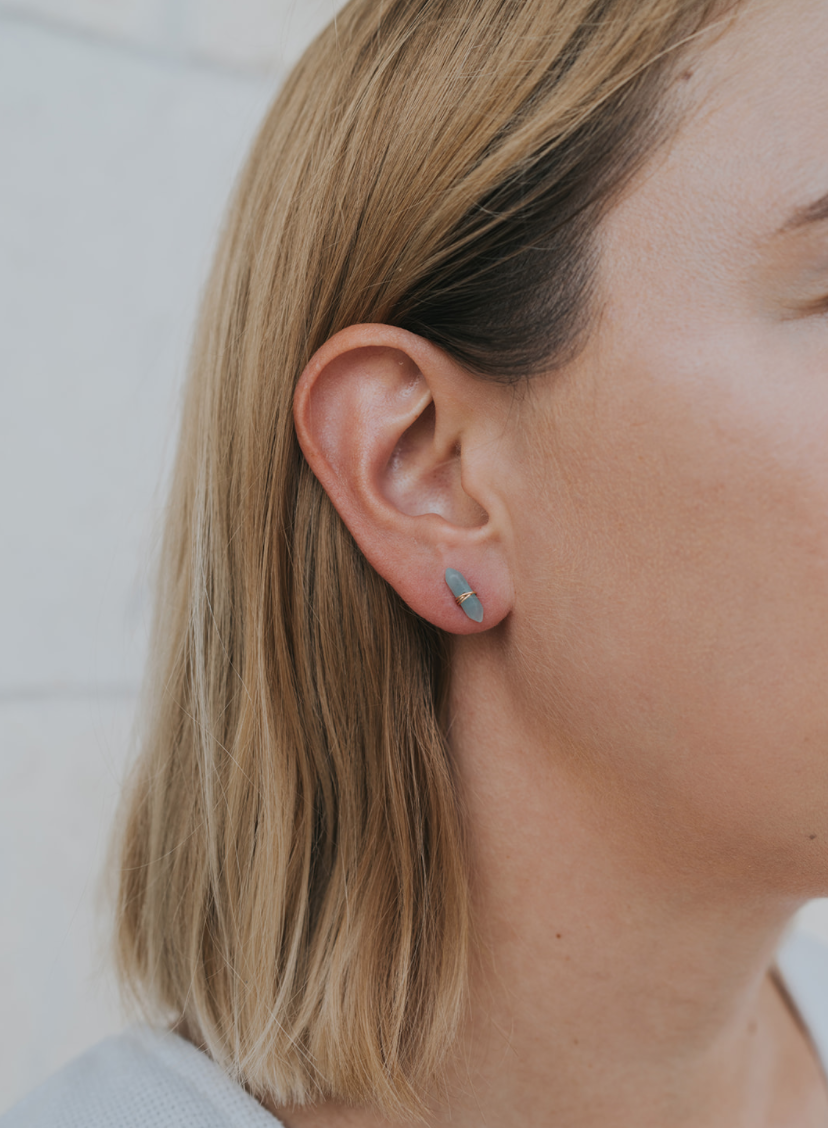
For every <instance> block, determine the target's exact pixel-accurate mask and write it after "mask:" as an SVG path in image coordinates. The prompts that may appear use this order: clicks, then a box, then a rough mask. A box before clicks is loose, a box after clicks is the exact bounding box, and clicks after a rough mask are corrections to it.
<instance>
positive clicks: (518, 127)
mask: <svg viewBox="0 0 828 1128" xmlns="http://www.w3.org/2000/svg"><path fill="white" fill-rule="evenodd" d="M715 7H716V5H715V3H714V0H384V2H379V0H352V2H351V3H350V4H348V6H347V7H346V8H345V9H344V11H342V12H341V13H340V15H339V16H338V17H337V19H336V21H335V23H333V24H332V25H331V26H330V27H329V28H328V29H327V30H326V31H325V32H323V34H322V35H321V36H320V37H319V38H318V39H317V40H316V42H315V43H314V44H313V45H312V46H311V47H310V49H309V50H308V51H307V53H306V54H305V56H304V57H303V59H302V60H301V61H300V63H299V64H298V66H297V67H296V68H295V70H294V71H293V73H292V74H291V75H290V77H289V78H288V80H287V84H286V85H285V87H284V89H283V90H282V92H281V94H280V95H279V97H278V98H277V100H276V102H275V104H274V106H273V108H272V109H271V111H270V113H269V114H268V116H267V119H266V121H265V122H264V125H263V127H262V129H261V132H260V134H259V137H258V139H257V141H256V143H255V145H254V147H253V150H252V153H251V155H250V158H249V160H248V162H247V166H246V168H245V170H244V172H243V175H242V177H241V180H240V183H239V186H238V189H237V192H236V195H235V199H234V202H233V205H232V208H231V211H230V214H229V218H228V221H227V225H226V230H225V233H224V236H223V239H222V242H221V246H220V249H219V252H218V255H217V259H216V263H215V266H214V269H213V273H212V278H211V281H210V284H209V287H208V290H207V294H206V298H205V301H204V305H203V312H202V316H201V320H200V327H199V330H198V334H197V339H196V344H195V349H194V354H193V360H192V371H191V376H190V380H189V384H188V390H187V394H186V401H185V407H184V418H183V428H182V434H181V439H180V448H179V453H178V459H177V465H176V470H175V475H174V484H173V489H172V497H171V501H170V507H169V514H168V517H167V524H166V536H165V542H164V550H163V560H162V567H161V573H160V590H159V596H158V605H157V607H158V610H157V621H156V629H155V636H154V649H153V658H152V664H151V671H150V672H151V682H150V688H149V697H148V703H147V706H146V725H145V733H144V735H143V748H142V754H141V756H140V759H139V761H138V763H137V765H136V768H135V772H134V776H133V779H132V781H131V785H130V787H129V789H128V793H127V794H126V796H125V800H124V803H125V806H124V811H123V818H122V820H121V841H120V845H119V860H118V861H119V873H120V891H119V915H118V933H117V950H118V960H119V968H120V973H121V976H122V979H123V981H124V983H125V984H126V985H127V986H128V987H129V988H130V989H131V990H132V991H133V992H134V993H135V994H136V995H137V996H138V997H139V998H140V999H141V1000H142V1002H143V1004H144V1006H145V1007H146V1008H147V1010H148V1011H149V1012H150V1013H151V1014H153V1015H155V1016H162V1017H164V1018H165V1019H167V1020H170V1021H173V1022H176V1021H178V1022H182V1023H183V1024H184V1025H185V1027H186V1030H187V1032H188V1034H189V1036H190V1037H192V1038H193V1039H194V1040H195V1041H196V1042H197V1043H198V1044H199V1045H202V1046H203V1047H204V1048H205V1049H206V1050H207V1051H208V1052H209V1053H210V1054H211V1055H212V1056H213V1057H214V1058H215V1059H216V1060H217V1061H219V1062H220V1063H222V1064H223V1065H224V1066H225V1067H226V1068H227V1069H228V1070H229V1071H230V1072H231V1073H232V1074H233V1075H234V1076H236V1077H237V1078H238V1079H239V1080H240V1081H241V1082H242V1083H244V1084H245V1085H246V1086H248V1088H249V1089H250V1090H251V1091H253V1092H254V1093H256V1094H259V1095H264V1094H268V1095H270V1097H271V1098H272V1099H275V1100H276V1101H278V1102H279V1103H282V1104H291V1103H303V1102H309V1101H319V1100H323V1099H337V1100H340V1101H345V1102H349V1103H359V1104H362V1103H364V1104H373V1105H376V1106H378V1107H379V1108H381V1109H382V1110H384V1111H385V1112H386V1113H387V1114H388V1115H402V1114H405V1113H410V1112H411V1111H412V1110H413V1111H415V1112H416V1111H417V1110H418V1109H421V1108H422V1104H421V1101H422V1099H423V1096H424V1094H425V1093H426V1092H427V1091H428V1090H429V1087H430V1086H432V1085H433V1084H434V1083H435V1079H436V1078H438V1077H439V1071H440V1066H441V1063H442V1062H443V1061H444V1059H445V1058H446V1055H447V1051H448V1049H449V1048H450V1046H451V1044H452V1039H453V1038H454V1036H455V1034H456V1031H457V1028H458V1023H459V1022H460V1020H461V1017H462V1014H463V1008H464V1004H465V998H466V995H465V989H466V979H465V976H466V962H467V953H468V948H469V935H470V927H469V907H468V895H467V872H466V865H465V862H464V850H463V834H462V820H461V818H460V813H459V810H458V801H457V797H456V794H455V789H454V784H453V779H452V769H451V763H450V759H449V756H448V755H447V749H446V744H445V739H444V734H443V731H442V728H441V723H440V719H441V709H442V701H443V695H444V692H445V686H446V681H447V673H448V665H447V651H446V644H445V641H444V639H443V637H442V636H441V634H440V632H438V631H437V630H435V629H434V628H432V627H431V626H430V625H429V624H428V623H426V622H424V621H422V620H421V619H419V618H418V617H417V616H416V615H414V614H413V613H412V612H411V611H410V610H409V609H408V608H407V607H406V606H405V605H404V604H403V603H402V601H401V600H400V599H399V597H398V596H397V595H396V593H395V592H394V591H393V590H392V589H391V588H390V587H389V586H388V585H387V584H386V583H385V582H384V581H383V580H382V579H380V578H379V577H378V576H377V574H376V573H375V572H374V571H373V570H372V569H371V567H370V566H369V565H368V564H367V563H366V561H365V559H364V558H363V556H362V555H361V553H360V552H359V550H358V548H357V547H356V545H355V544H354V542H353V540H352V539H351V537H350V535H349V534H348V532H347V530H346V529H345V527H344V526H343V524H342V522H341V521H340V519H339V517H338V515H337V513H336V512H335V510H334V509H333V507H332V505H331V504H330V502H329V500H328V498H327V496H326V494H325V493H324V491H323V490H322V488H321V487H320V485H319V483H318V482H317V480H316V479H315V477H314V476H313V474H312V473H311V472H310V470H309V468H308V466H307V464H306V462H305V461H304V459H303V457H302V454H301V452H300V450H299V447H298V444H297V440H296V436H295V433H294V429H293V422H292V398H293V391H294V387H295V384H296V381H297V379H298V377H299V375H300V373H301V372H302V370H303V368H304V367H305V365H306V363H307V362H308V360H309V359H310V357H311V356H312V355H313V353H314V352H315V350H316V349H317V348H319V347H320V346H321V345H322V344H323V342H324V341H326V340H327V339H328V338H329V337H330V336H331V335H332V334H333V333H335V332H336V331H337V330H339V329H341V328H343V327H345V326H347V325H350V324H354V323H360V322H385V323H390V324H394V325H398V326H402V327H403V328H406V329H410V330H412V331H413V332H416V333H419V334H421V335H422V336H424V337H426V338H428V339H429V340H431V341H433V342H435V343H436V344H437V345H439V346H440V347H442V348H444V349H445V350H447V351H448V353H450V354H451V355H452V356H453V357H454V358H455V359H457V360H458V361H459V362H461V363H462V364H464V365H465V366H467V367H468V368H469V369H470V370H472V371H473V372H475V373H477V374H478V375H479V376H480V377H481V378H488V379H497V380H503V381H516V380H518V379H521V378H524V377H528V376H531V375H533V374H535V373H539V372H542V371H549V370H550V369H552V368H554V367H555V366H556V365H559V364H561V363H563V362H565V361H566V360H567V359H568V358H569V357H571V356H572V355H573V353H574V351H575V350H576V349H577V348H578V346H579V343H580V342H581V341H582V340H583V337H584V334H585V333H586V332H587V330H588V328H589V324H590V318H591V315H592V313H593V312H594V309H595V306H596V300H595V293H594V291H595V286H594V277H595V250H594V248H595V233H596V230H597V227H598V224H599V220H600V218H601V216H602V215H603V214H604V212H605V211H606V209H607V207H608V206H609V205H610V203H611V202H612V201H613V200H614V199H616V198H617V195H618V193H619V192H620V191H621V190H622V188H623V187H624V185H626V184H628V183H629V181H630V178H631V177H632V175H633V174H634V172H635V171H636V169H638V168H639V167H640V165H641V163H642V161H643V160H644V159H645V158H646V157H647V156H648V155H649V154H650V153H651V152H652V150H653V147H654V145H655V144H656V143H657V142H658V141H659V140H660V139H661V138H662V137H663V136H665V135H666V133H667V132H668V126H669V125H670V122H672V120H673V115H672V114H671V113H666V112H665V110H666V107H667V104H668V103H669V102H670V101H671V100H670V99H668V98H667V97H666V96H665V92H666V87H667V84H668V82H669V81H670V79H671V77H672V76H673V74H674V73H675V65H676V60H677V59H678V58H679V57H680V56H681V52H680V50H679V49H680V48H681V47H683V45H684V44H685V43H686V42H688V41H689V40H690V39H692V38H693V37H694V36H695V35H696V34H697V33H698V32H699V31H700V30H701V29H702V28H704V27H705V26H707V25H708V24H709V21H710V19H711V17H712V15H713V14H714V8H715Z"/></svg>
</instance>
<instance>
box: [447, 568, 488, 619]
mask: <svg viewBox="0 0 828 1128" xmlns="http://www.w3.org/2000/svg"><path fill="white" fill-rule="evenodd" d="M446 583H447V584H448V586H449V588H450V589H451V594H452V595H453V596H454V602H455V603H456V604H457V606H458V607H459V608H460V610H461V611H464V612H465V613H466V615H468V617H469V618H470V619H473V620H474V622H475V623H482V622H483V604H482V603H481V602H480V598H479V596H478V594H477V592H476V591H472V588H471V584H470V583H469V581H468V580H467V579H466V577H465V576H464V575H463V573H462V572H458V571H457V569H456V568H446Z"/></svg>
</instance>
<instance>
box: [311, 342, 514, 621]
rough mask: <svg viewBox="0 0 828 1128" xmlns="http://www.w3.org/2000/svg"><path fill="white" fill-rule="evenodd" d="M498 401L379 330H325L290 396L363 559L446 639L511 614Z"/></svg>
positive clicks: (463, 375) (441, 361) (495, 394)
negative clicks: (327, 334) (469, 594)
mask: <svg viewBox="0 0 828 1128" xmlns="http://www.w3.org/2000/svg"><path fill="white" fill-rule="evenodd" d="M506 394H507V393H505V392H504V389H503V388H501V387H500V386H498V385H492V384H489V383H487V382H484V381H481V380H478V379H476V378H475V377H473V376H471V375H470V374H469V373H468V372H467V371H466V370H465V369H463V368H461V367H460V366H459V365H458V364H456V363H455V362H454V361H453V360H451V358H449V357H448V356H447V355H446V354H445V353H444V352H443V351H442V350H440V349H438V348H437V347H436V346H434V345H432V344H430V343H429V342H428V341H425V340H424V339H423V338H421V337H417V336H415V335H414V334H412V333H408V332H406V331H405V330H403V329H396V328H394V327H392V326H388V325H352V326H350V327H349V328H348V329H344V330H342V332H340V333H337V334H336V336H334V337H332V338H331V339H330V340H329V341H328V342H327V343H326V344H325V345H323V346H322V348H321V349H320V350H319V351H318V352H317V353H316V354H315V355H314V357H313V358H312V360H311V361H310V363H309V364H308V366H307V368H306V369H305V371H304V372H303V373H302V376H301V378H300V380H299V383H298V386H297V388H296V394H295V399H294V418H295V422H296V433H297V435H298V438H299V443H300V446H301V447H302V451H303V452H304V455H305V458H306V459H307V461H308V463H309V465H310V467H311V469H312V470H313V472H314V474H315V475H316V477H317V478H318V479H319V481H320V483H321V484H322V486H323V488H324V489H325V491H326V492H327V494H328V496H329V497H330V499H331V501H332V502H333V504H334V505H335V506H336V509H337V510H338V512H339V514H340V516H341V517H342V520H343V521H344V522H345V524H346V525H347V527H348V529H349V530H350V532H351V534H352V535H353V537H354V539H355V540H356V542H357V544H358V545H359V547H360V548H361V550H362V552H363V553H364V554H365V556H366V558H367V560H368V561H369V562H370V563H371V564H372V565H373V567H374V568H375V569H376V570H377V572H379V574H380V575H381V576H382V577H383V578H384V579H385V580H387V581H388V583H389V584H391V586H392V587H393V588H395V589H396V591H397V592H398V593H399V594H400V595H401V596H402V598H403V599H404V600H405V602H406V603H407V604H408V605H409V606H410V607H411V608H412V609H413V610H414V611H416V612H417V614H418V615H421V616H422V617H423V618H425V619H428V620H429V622H431V623H434V624H435V625H436V626H438V627H441V628H443V629H444V630H446V631H451V632H453V633H455V634H470V633H472V632H475V631H482V630H487V629H488V628H490V627H493V626H495V625H496V624H497V623H499V622H501V621H502V620H503V618H504V617H505V616H506V615H507V614H508V613H509V611H510V610H511V607H512V584H511V576H510V569H509V567H508V565H507V555H508V542H509V536H508V523H507V511H506V507H505V505H504V504H503V500H502V498H501V497H500V495H499V492H498V489H497V482H498V467H497V447H498V439H499V437H500V436H501V435H502V433H503V427H504V422H503V421H504V404H505V396H506ZM447 569H454V570H455V571H456V572H459V573H460V574H461V576H462V577H465V579H466V580H467V581H468V586H469V587H470V588H471V589H472V590H473V591H474V592H476V593H477V596H478V598H479V600H480V604H482V608H483V615H482V621H481V622H476V621H475V618H479V608H478V607H477V605H476V603H475V601H474V600H472V599H471V598H469V599H468V600H464V601H463V602H462V604H461V603H458V602H457V599H456V592H455V594H453V593H452V591H451V589H450V588H449V585H448V583H447V581H446V571H447ZM451 578H452V579H453V583H454V586H455V588H456V589H457V588H458V581H457V580H456V578H453V577H451ZM473 615H474V616H475V617H472V616H473Z"/></svg>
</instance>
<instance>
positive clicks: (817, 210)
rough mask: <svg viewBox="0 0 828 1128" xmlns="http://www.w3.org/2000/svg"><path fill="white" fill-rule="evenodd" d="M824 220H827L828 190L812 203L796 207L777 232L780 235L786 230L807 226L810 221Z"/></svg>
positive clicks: (796, 229)
mask: <svg viewBox="0 0 828 1128" xmlns="http://www.w3.org/2000/svg"><path fill="white" fill-rule="evenodd" d="M825 220H828V192H826V193H825V195H824V196H821V197H820V198H819V199H818V200H814V201H813V203H811V204H805V205H804V206H803V207H799V208H797V209H796V210H795V211H794V212H793V214H792V215H791V216H790V217H789V218H788V219H787V220H786V221H785V223H783V224H782V226H781V227H780V229H779V233H780V235H781V234H785V233H786V232H788V231H799V230H800V228H802V227H808V226H809V225H810V224H812V223H824V222H825Z"/></svg>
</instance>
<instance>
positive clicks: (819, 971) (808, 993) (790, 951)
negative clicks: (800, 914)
mask: <svg viewBox="0 0 828 1128" xmlns="http://www.w3.org/2000/svg"><path fill="white" fill-rule="evenodd" d="M776 966H777V968H778V969H779V972H780V975H781V977H782V981H783V983H784V984H785V987H786V988H787V991H788V994H789V995H790V997H791V1001H792V1002H793V1004H794V1006H795V1007H796V1009H797V1011H798V1012H799V1016H800V1018H801V1019H802V1021H803V1023H804V1024H805V1026H806V1027H807V1029H808V1032H809V1033H810V1035H811V1040H812V1041H813V1043H814V1046H815V1048H816V1050H817V1052H818V1053H819V1056H820V1059H821V1060H822V1063H823V1066H824V1067H826V1069H828V945H826V944H825V942H824V941H822V940H818V939H817V938H816V937H815V936H812V935H810V934H809V933H807V932H803V931H800V930H796V929H795V930H793V931H791V932H790V933H789V934H788V935H787V937H786V938H785V940H784V942H783V943H782V945H781V947H780V948H779V951H778V952H777V955H776Z"/></svg>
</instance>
